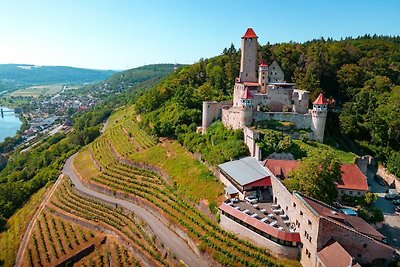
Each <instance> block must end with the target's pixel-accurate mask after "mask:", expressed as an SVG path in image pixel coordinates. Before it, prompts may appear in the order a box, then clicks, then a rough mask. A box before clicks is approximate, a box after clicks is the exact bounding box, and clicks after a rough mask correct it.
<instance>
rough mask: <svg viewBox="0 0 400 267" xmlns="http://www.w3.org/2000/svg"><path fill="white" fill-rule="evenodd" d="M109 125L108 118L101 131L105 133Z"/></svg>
mask: <svg viewBox="0 0 400 267" xmlns="http://www.w3.org/2000/svg"><path fill="white" fill-rule="evenodd" d="M107 126H108V119H107V120H106V122H105V123H104V125H103V127H102V128H101V130H100V133H104V132H105V131H106V129H107Z"/></svg>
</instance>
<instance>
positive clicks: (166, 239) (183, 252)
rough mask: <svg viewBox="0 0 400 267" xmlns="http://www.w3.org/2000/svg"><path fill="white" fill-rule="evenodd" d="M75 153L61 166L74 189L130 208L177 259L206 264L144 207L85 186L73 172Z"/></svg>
mask: <svg viewBox="0 0 400 267" xmlns="http://www.w3.org/2000/svg"><path fill="white" fill-rule="evenodd" d="M75 156H76V154H74V155H73V156H71V157H70V158H69V159H68V160H67V161H66V163H65V165H64V168H63V174H64V175H66V176H68V177H69V178H70V179H71V181H72V183H73V184H74V186H75V189H76V190H78V191H81V192H83V193H85V194H87V195H90V196H92V197H94V198H98V199H101V200H103V201H107V202H110V203H113V204H117V205H120V206H123V207H124V208H126V209H128V210H131V211H133V212H134V213H135V215H136V216H138V217H140V218H141V219H142V220H143V221H145V222H146V223H147V224H148V225H149V226H150V227H151V229H153V231H154V233H155V234H156V236H157V237H158V238H159V239H160V240H161V241H162V242H163V243H164V244H165V245H166V246H167V247H168V248H169V249H171V251H172V252H173V253H174V254H175V255H176V257H177V258H178V259H181V260H182V261H183V262H185V263H186V264H187V265H188V266H208V264H207V262H206V261H205V260H203V259H202V258H200V257H199V256H198V255H197V254H196V253H195V252H193V251H192V250H191V248H190V247H189V245H188V244H187V243H186V242H185V241H184V240H183V239H182V238H180V237H179V236H178V235H177V234H176V233H175V232H174V231H172V230H171V229H170V228H168V227H167V226H166V225H164V223H163V222H161V221H160V220H159V219H158V218H157V217H156V216H154V215H153V214H152V213H150V212H149V211H148V210H146V209H145V208H143V207H141V206H138V205H135V204H133V203H131V202H129V201H126V200H122V199H118V198H115V197H112V196H109V195H106V194H103V193H100V192H97V191H94V190H91V189H89V188H87V187H85V186H84V185H83V184H82V182H81V180H80V179H79V178H78V175H77V174H76V173H75V171H74V169H73V166H72V162H73V159H74V157H75Z"/></svg>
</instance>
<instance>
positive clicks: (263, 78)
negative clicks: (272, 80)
mask: <svg viewBox="0 0 400 267" xmlns="http://www.w3.org/2000/svg"><path fill="white" fill-rule="evenodd" d="M258 84H259V85H260V93H261V94H266V93H267V85H268V64H267V63H265V62H264V61H263V62H261V64H260V65H258Z"/></svg>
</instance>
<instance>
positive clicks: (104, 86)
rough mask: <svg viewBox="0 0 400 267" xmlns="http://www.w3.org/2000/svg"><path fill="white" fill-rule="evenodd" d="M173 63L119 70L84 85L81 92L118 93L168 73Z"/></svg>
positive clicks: (96, 93)
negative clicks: (96, 81) (94, 82)
mask: <svg viewBox="0 0 400 267" xmlns="http://www.w3.org/2000/svg"><path fill="white" fill-rule="evenodd" d="M179 66H180V65H174V64H153V65H146V66H141V67H138V68H133V69H129V70H125V71H121V72H118V73H115V74H113V75H112V76H111V77H109V78H107V79H105V80H104V81H101V82H99V83H96V84H90V85H86V86H84V87H83V88H82V89H81V90H82V92H90V93H91V94H95V95H100V96H101V95H102V94H103V95H104V96H108V95H109V94H108V93H109V92H113V93H120V92H124V91H125V90H127V89H128V88H131V87H132V86H134V85H137V84H139V83H141V82H144V81H149V80H157V79H159V78H161V77H165V76H166V75H168V74H170V73H171V72H172V71H173V70H174V68H175V67H179Z"/></svg>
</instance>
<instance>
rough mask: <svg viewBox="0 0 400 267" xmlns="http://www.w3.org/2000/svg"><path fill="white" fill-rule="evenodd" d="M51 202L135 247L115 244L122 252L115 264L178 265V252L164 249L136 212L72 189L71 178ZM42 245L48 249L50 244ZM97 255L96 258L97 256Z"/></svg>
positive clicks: (58, 208) (116, 249)
mask: <svg viewBox="0 0 400 267" xmlns="http://www.w3.org/2000/svg"><path fill="white" fill-rule="evenodd" d="M50 203H51V204H50V206H49V207H50V209H52V210H56V211H57V212H61V213H66V214H70V215H72V216H74V217H76V218H83V219H85V220H87V221H88V222H90V224H91V225H96V226H98V227H101V228H102V229H103V231H107V232H109V233H110V234H111V235H117V236H118V237H119V238H120V243H121V242H122V243H125V244H126V245H127V246H129V248H130V249H131V250H132V251H134V253H128V252H127V251H126V252H125V250H126V249H123V248H122V247H120V246H117V248H114V249H113V251H114V252H113V253H114V254H116V255H119V256H118V257H117V258H118V259H119V261H120V262H119V263H118V264H117V263H116V264H115V265H112V266H118V265H120V266H122V265H124V264H126V263H127V262H132V264H134V265H138V262H140V261H143V262H145V263H146V264H147V265H151V266H172V265H176V261H177V260H176V259H175V256H174V255H173V254H172V253H169V252H168V251H167V250H166V249H164V248H163V246H162V244H160V243H159V242H158V241H157V240H156V237H155V236H154V235H151V234H149V233H148V232H149V231H148V229H146V224H145V223H143V222H142V221H141V220H140V219H139V218H136V217H135V215H134V214H133V213H129V212H126V211H124V210H123V209H122V208H115V206H111V205H109V204H106V203H103V202H100V201H97V200H94V199H92V198H89V197H87V196H83V195H81V194H80V193H78V192H76V191H75V190H73V188H72V186H71V183H70V181H69V180H68V179H65V180H64V181H63V183H62V184H61V185H60V187H59V188H58V189H57V192H56V194H55V196H54V197H53V199H52V200H51V202H50ZM69 240H70V241H69V242H70V243H71V244H72V245H74V244H73V243H74V242H75V241H74V240H75V237H73V236H72V238H71V237H70V238H69ZM33 242H35V238H33ZM41 247H42V248H43V249H44V250H47V251H48V248H47V247H45V246H41ZM114 247H115V246H114ZM103 252H104V251H103ZM116 252H118V253H116ZM96 253H97V254H98V253H100V255H103V254H104V253H105V252H104V253H103V254H102V252H101V251H97V252H96ZM107 255H108V254H107ZM133 255H136V256H133ZM103 256H104V255H103ZM103 256H102V257H101V258H103ZM95 258H96V261H97V260H98V258H97V257H95ZM85 259H86V258H85ZM93 260H95V259H93ZM103 260H104V259H103ZM96 266H97V265H96Z"/></svg>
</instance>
